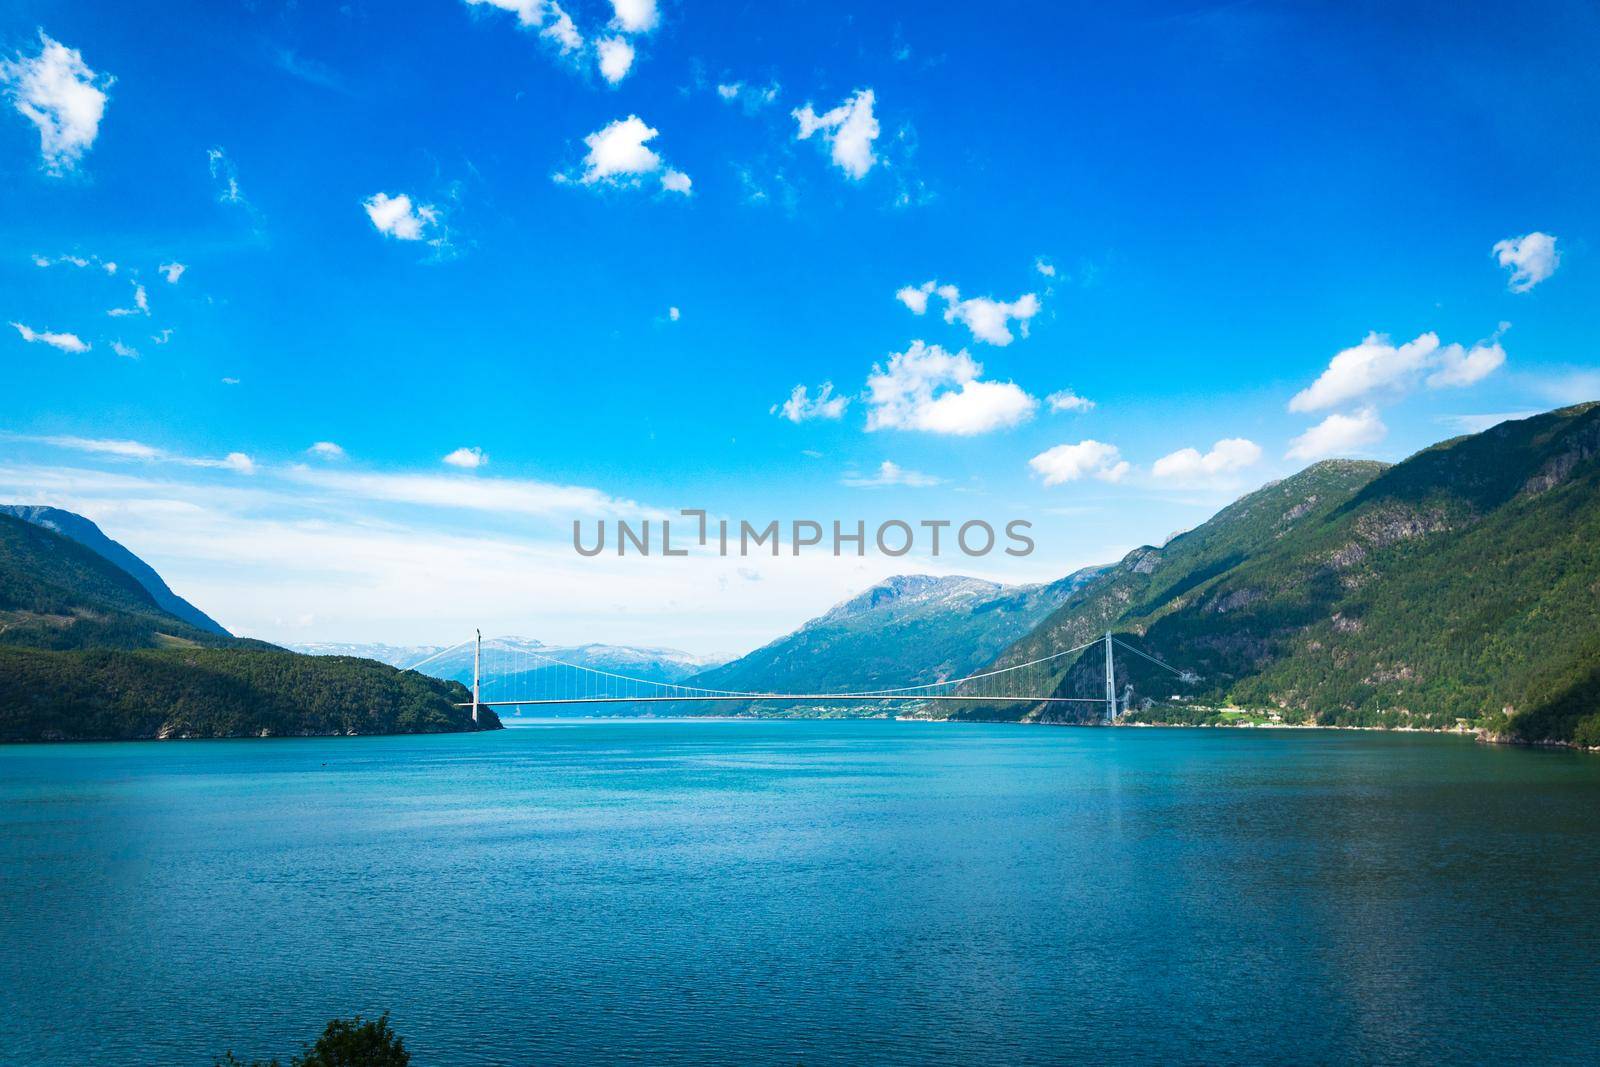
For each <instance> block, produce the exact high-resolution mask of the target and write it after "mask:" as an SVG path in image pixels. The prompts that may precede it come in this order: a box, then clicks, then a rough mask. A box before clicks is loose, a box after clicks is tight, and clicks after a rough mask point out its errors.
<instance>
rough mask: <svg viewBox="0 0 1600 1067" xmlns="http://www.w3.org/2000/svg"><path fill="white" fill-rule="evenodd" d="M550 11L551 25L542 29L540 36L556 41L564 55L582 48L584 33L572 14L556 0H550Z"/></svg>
mask: <svg viewBox="0 0 1600 1067" xmlns="http://www.w3.org/2000/svg"><path fill="white" fill-rule="evenodd" d="M549 13H550V25H548V26H546V27H545V28H544V29H542V30H540V31H539V36H540V37H543V38H544V39H545V40H547V41H554V42H555V43H556V47H558V48H560V49H561V54H562V55H564V56H565V55H571V54H572V53H574V52H577V51H579V50H580V49H582V48H583V34H581V33H579V32H578V27H577V24H576V23H574V22H573V21H572V16H571V15H569V14H567V13H566V11H564V10H563V9H562V7H561V5H560V4H558V3H556V2H555V0H550V5H549Z"/></svg>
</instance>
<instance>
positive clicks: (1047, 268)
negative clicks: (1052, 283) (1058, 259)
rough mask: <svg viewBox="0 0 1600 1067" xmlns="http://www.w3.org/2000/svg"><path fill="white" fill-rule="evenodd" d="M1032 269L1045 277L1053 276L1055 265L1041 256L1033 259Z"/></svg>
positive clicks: (1054, 274)
mask: <svg viewBox="0 0 1600 1067" xmlns="http://www.w3.org/2000/svg"><path fill="white" fill-rule="evenodd" d="M1033 269H1034V270H1036V271H1038V272H1039V273H1040V274H1043V275H1044V276H1045V277H1046V278H1054V277H1055V276H1056V265H1055V264H1054V263H1051V262H1048V261H1047V260H1046V259H1045V258H1044V257H1043V256H1040V257H1039V258H1038V259H1036V260H1034V261H1033Z"/></svg>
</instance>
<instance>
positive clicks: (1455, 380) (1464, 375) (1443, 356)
mask: <svg viewBox="0 0 1600 1067" xmlns="http://www.w3.org/2000/svg"><path fill="white" fill-rule="evenodd" d="M1500 327H1501V329H1505V327H1506V324H1505V323H1501V324H1500ZM1505 361H1506V350H1505V349H1504V348H1501V347H1500V342H1499V340H1498V339H1491V340H1489V341H1482V342H1479V343H1478V344H1475V345H1473V346H1472V348H1471V349H1465V348H1462V347H1461V346H1460V345H1445V346H1444V347H1443V348H1441V349H1439V352H1438V355H1437V358H1436V359H1435V360H1434V362H1433V366H1434V371H1433V373H1432V374H1429V375H1428V388H1430V389H1458V388H1461V387H1463V386H1468V385H1472V384H1474V383H1476V382H1481V381H1483V379H1485V378H1487V377H1488V376H1489V375H1491V374H1493V373H1494V372H1495V371H1497V370H1499V369H1500V367H1502V366H1503V365H1504V364H1505Z"/></svg>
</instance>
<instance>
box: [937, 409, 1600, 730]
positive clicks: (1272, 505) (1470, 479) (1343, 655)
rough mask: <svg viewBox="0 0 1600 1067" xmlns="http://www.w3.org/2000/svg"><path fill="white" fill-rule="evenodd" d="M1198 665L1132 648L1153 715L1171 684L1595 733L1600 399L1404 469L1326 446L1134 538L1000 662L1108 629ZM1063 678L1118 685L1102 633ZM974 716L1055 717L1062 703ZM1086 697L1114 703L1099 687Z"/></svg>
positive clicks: (1298, 715) (1270, 699)
mask: <svg viewBox="0 0 1600 1067" xmlns="http://www.w3.org/2000/svg"><path fill="white" fill-rule="evenodd" d="M1106 629H1112V630H1115V631H1116V632H1117V633H1118V634H1119V635H1120V636H1122V637H1123V639H1124V640H1126V641H1128V642H1129V643H1130V644H1133V645H1136V646H1138V647H1141V648H1144V649H1146V650H1147V651H1149V652H1151V653H1152V654H1154V655H1157V656H1159V657H1160V658H1162V659H1165V660H1166V661H1167V662H1170V663H1172V664H1174V665H1178V666H1182V667H1186V668H1191V669H1193V670H1195V671H1197V672H1198V673H1199V675H1200V679H1199V681H1198V682H1197V683H1195V684H1193V685H1187V686H1186V685H1184V684H1183V683H1181V682H1179V681H1178V680H1177V679H1176V678H1174V677H1172V676H1170V675H1166V674H1165V672H1162V671H1160V669H1159V668H1156V667H1153V666H1150V665H1147V664H1143V663H1141V662H1140V661H1138V660H1137V659H1135V658H1134V657H1131V656H1126V657H1121V658H1119V671H1122V672H1125V674H1124V676H1123V677H1121V678H1119V682H1120V683H1128V684H1131V685H1132V686H1133V689H1134V696H1135V701H1136V707H1138V706H1139V705H1140V703H1142V702H1143V701H1146V700H1147V701H1149V702H1150V704H1149V706H1148V707H1144V708H1143V709H1142V710H1140V711H1138V712H1137V717H1138V718H1140V719H1144V720H1146V721H1167V722H1173V721H1184V720H1185V719H1186V717H1188V716H1189V714H1190V713H1189V712H1186V711H1184V710H1182V709H1181V708H1178V707H1174V706H1173V705H1172V704H1171V702H1170V701H1169V699H1168V698H1169V697H1171V696H1173V695H1174V694H1182V695H1183V696H1185V697H1186V698H1187V699H1190V700H1193V701H1194V702H1196V703H1200V704H1204V705H1207V706H1212V707H1215V706H1219V705H1233V706H1237V707H1241V708H1255V709H1269V708H1270V709H1274V710H1276V711H1277V712H1278V713H1279V714H1280V716H1281V717H1282V718H1283V719H1284V720H1285V721H1288V722H1295V721H1314V722H1317V723H1321V724H1324V725H1349V726H1385V727H1391V728H1393V727H1404V726H1410V727H1425V728H1435V729H1437V728H1450V727H1455V726H1457V725H1458V724H1459V723H1460V722H1461V721H1463V720H1464V721H1466V722H1468V723H1470V724H1473V725H1476V726H1480V727H1482V728H1484V729H1485V730H1487V731H1488V732H1490V733H1492V734H1494V735H1497V736H1502V737H1504V738H1506V739H1509V740H1516V741H1522V742H1530V743H1537V742H1575V743H1579V744H1595V743H1597V739H1600V666H1597V664H1600V404H1587V405H1582V406H1580V407H1575V408H1567V409H1564V410H1561V411H1556V412H1551V413H1549V414H1546V415H1541V416H1537V417H1535V418H1531V419H1525V420H1521V421H1518V422H1510V423H1504V424H1502V425H1500V426H1497V427H1495V428H1494V429H1492V430H1489V431H1487V432H1485V433H1482V434H1478V435H1475V436H1471V437H1462V438H1457V439H1455V440H1452V441H1446V442H1443V443H1441V444H1439V445H1436V446H1434V447H1432V448H1429V449H1426V450H1424V451H1423V452H1420V453H1418V454H1417V455H1415V456H1412V457H1411V458H1410V459H1408V460H1406V461H1405V462H1403V463H1400V464H1396V465H1395V466H1393V467H1383V466H1381V465H1378V464H1372V463H1351V462H1347V461H1333V462H1328V463H1319V464H1317V465H1315V466H1313V467H1311V468H1309V469H1307V470H1306V471H1303V472H1301V473H1300V474H1298V475H1296V476H1294V477H1292V478H1288V479H1285V480H1284V481H1282V482H1279V483H1277V484H1275V485H1271V486H1268V487H1266V488H1264V489H1261V490H1259V491H1258V492H1255V493H1252V494H1250V495H1249V496H1246V497H1244V498H1243V499H1241V500H1239V501H1238V502H1236V503H1234V504H1233V505H1231V506H1230V507H1228V508H1226V509H1224V510H1223V511H1222V512H1220V513H1219V514H1218V515H1217V516H1216V517H1215V518H1213V519H1211V520H1210V521H1209V522H1207V523H1205V524H1204V525H1203V526H1201V527H1199V528H1197V529H1195V530H1193V531H1191V532H1190V533H1187V534H1184V535H1182V536H1180V537H1177V538H1175V539H1174V540H1173V541H1172V542H1171V543H1170V544H1168V545H1166V546H1164V547H1163V548H1160V549H1156V548H1142V549H1138V550H1136V551H1134V552H1132V553H1130V554H1129V555H1128V556H1127V557H1126V558H1125V559H1123V560H1122V562H1121V563H1120V564H1118V565H1117V566H1116V567H1115V568H1113V569H1112V570H1111V571H1109V572H1107V574H1106V575H1105V576H1104V577H1102V578H1101V579H1100V580H1098V581H1096V582H1094V583H1092V584H1090V585H1089V586H1087V587H1085V588H1084V589H1083V590H1081V591H1080V592H1079V593H1078V594H1077V595H1076V596H1074V597H1073V598H1072V599H1071V600H1069V601H1068V602H1067V603H1066V604H1064V605H1063V606H1062V607H1061V608H1060V609H1058V610H1057V611H1056V612H1055V613H1054V614H1053V615H1051V617H1050V618H1049V619H1047V620H1046V621H1045V622H1044V623H1043V624H1041V625H1040V626H1039V627H1038V628H1037V629H1036V630H1035V631H1034V632H1033V633H1031V634H1029V635H1028V636H1027V637H1026V638H1024V639H1023V640H1021V641H1019V642H1018V643H1017V644H1016V645H1014V646H1013V647H1012V648H1011V649H1009V650H1007V652H1006V653H1005V655H1003V656H1002V657H1000V660H999V661H998V662H999V663H1001V664H1002V665H1003V664H1005V663H1010V662H1019V661H1021V660H1025V659H1031V658H1034V657H1036V656H1039V655H1042V654H1046V653H1048V652H1049V651H1050V650H1052V649H1056V648H1063V647H1070V646H1072V645H1075V644H1080V643H1082V642H1083V641H1085V640H1089V639H1091V638H1092V637H1094V636H1095V635H1096V634H1098V633H1100V632H1102V631H1104V630H1106ZM1054 684H1055V692H1056V693H1057V694H1059V695H1070V696H1095V695H1098V694H1099V693H1100V692H1101V691H1103V684H1104V683H1103V666H1102V660H1101V658H1100V656H1099V653H1098V650H1091V653H1090V654H1087V655H1084V656H1082V657H1079V658H1077V660H1076V662H1074V663H1072V664H1070V665H1065V666H1064V668H1063V670H1062V671H1061V672H1060V673H1059V674H1058V675H1057V677H1056V679H1055V683H1054ZM961 714H962V717H973V718H985V719H994V718H1017V717H1023V718H1028V719H1046V718H1052V717H1057V716H1058V715H1059V714H1060V713H1057V712H1055V711H1053V710H1052V709H1051V708H1049V707H1026V708H1017V707H1014V706H1013V707H1009V708H1008V707H1006V706H1004V705H997V706H993V707H976V708H973V709H971V710H967V711H963V712H962V713H961ZM1077 714H1080V715H1084V716H1090V715H1094V714H1097V711H1096V710H1091V709H1090V708H1089V706H1087V705H1086V706H1085V710H1084V711H1082V712H1079V713H1077Z"/></svg>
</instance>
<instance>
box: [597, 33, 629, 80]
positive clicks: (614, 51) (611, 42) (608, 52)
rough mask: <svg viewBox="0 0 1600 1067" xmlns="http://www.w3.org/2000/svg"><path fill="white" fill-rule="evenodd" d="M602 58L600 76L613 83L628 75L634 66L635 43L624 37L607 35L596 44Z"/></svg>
mask: <svg viewBox="0 0 1600 1067" xmlns="http://www.w3.org/2000/svg"><path fill="white" fill-rule="evenodd" d="M595 51H596V53H597V54H598V56H599V58H600V76H601V77H603V78H605V80H606V81H608V82H610V83H611V84H612V85H615V84H617V83H618V82H620V81H621V80H622V79H623V78H626V77H627V76H628V71H629V69H630V68H632V66H633V45H631V44H629V43H628V42H627V40H626V39H624V38H622V37H607V38H604V39H603V40H601V41H600V43H599V44H597V45H595Z"/></svg>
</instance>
